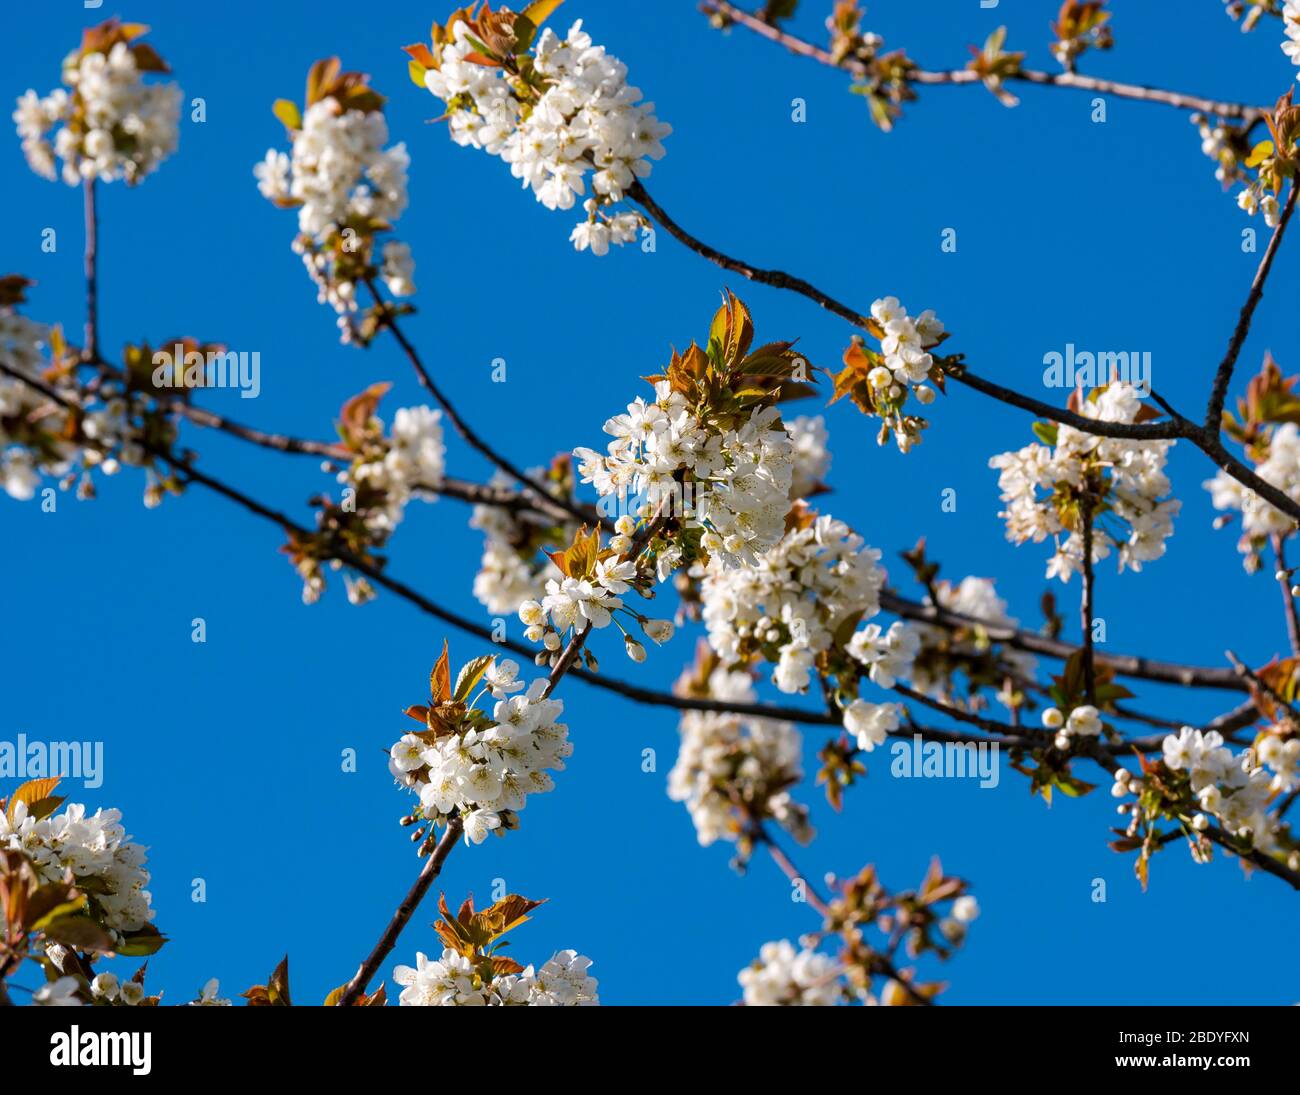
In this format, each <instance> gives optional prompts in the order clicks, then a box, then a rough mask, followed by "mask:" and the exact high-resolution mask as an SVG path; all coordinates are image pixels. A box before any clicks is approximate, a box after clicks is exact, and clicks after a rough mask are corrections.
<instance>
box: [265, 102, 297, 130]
mask: <svg viewBox="0 0 1300 1095" xmlns="http://www.w3.org/2000/svg"><path fill="white" fill-rule="evenodd" d="M271 113H272V114H274V115H275V116H276V117H277V118H279V119H280V121H281V122H283V123H284V128H285V129H288V130H290V131H297V130H299V129H301V128H302V112H301V111H300V110H299V109H298V104H297V103H295V102H294V101H293V100H292V99H276V101H275V102H274V104H272V106H271Z"/></svg>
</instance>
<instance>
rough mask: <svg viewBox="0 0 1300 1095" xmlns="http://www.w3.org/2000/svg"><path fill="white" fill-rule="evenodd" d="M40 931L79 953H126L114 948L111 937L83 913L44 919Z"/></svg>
mask: <svg viewBox="0 0 1300 1095" xmlns="http://www.w3.org/2000/svg"><path fill="white" fill-rule="evenodd" d="M41 931H43V932H44V933H45V937H46V938H47V939H52V940H54V942H56V943H63V944H64V945H65V946H69V947H75V948H76V949H77V950H80V951H117V953H118V954H126V953H127V952H126V951H124V950H122V949H121V948H120V947H118V946H116V945H115V944H114V942H113V937H112V936H111V935H109V934H108V932H107V931H105V930H104V928H102V927H101V926H100V925H99V924H97V923H96V922H95V921H94V920H92V919H91V918H90V917H89V916H86V915H84V914H83V913H65V914H63V915H61V916H55V915H51V916H50V917H47V918H46V922H45V923H44V927H42V928H41Z"/></svg>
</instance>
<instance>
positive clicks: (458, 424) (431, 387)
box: [365, 278, 588, 521]
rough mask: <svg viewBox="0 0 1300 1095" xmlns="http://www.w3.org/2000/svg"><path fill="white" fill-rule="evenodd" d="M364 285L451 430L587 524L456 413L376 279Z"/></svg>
mask: <svg viewBox="0 0 1300 1095" xmlns="http://www.w3.org/2000/svg"><path fill="white" fill-rule="evenodd" d="M365 282H366V287H367V288H368V289H369V290H370V292H371V295H372V296H373V297H374V298H375V303H376V304H377V305H378V306H379V307H380V308H381V309H382V311H383V316H382V324H383V326H385V327H387V328H388V330H389V331H391V332H392V334H393V338H394V339H396V340H397V344H398V345H399V346H400V347H401V348H402V352H403V353H405V354H406V357H407V360H409V361H410V363H411V365H412V367H413V368H414V369H415V374H416V376H418V377H419V379H420V383H421V384H422V385H424V387H425V389H426V390H427V391H428V392H429V394H430V395H431V396H433V398H434V399H435V400H437V402H438V405H439V406H440V407H441V408H442V410H443V413H444V414H446V416H447V421H449V422H450V423H451V424H452V428H453V429H455V431H456V432H457V433H458V434H460V436H461V438H462V439H463V440H464V441H465V443H466V444H467V445H469V447H470V448H472V449H474V451H475V452H477V453H479V454H480V455H482V456H484V457H486V458H487V459H488V460H490V461H491V462H492V463H493V464H495V465H496V466H497V467H498V468H500V469H501V470H502V471H504V472H505V473H506V474H507V475H509V476H510V477H511V478H512V479H514V480H515V481H516V482H518V483H519V484H520V485H521V486H524V487H527V488H528V489H529V490H530V491H533V492H534V493H536V494H537V495H538V497H539V498H541V499H543V500H544V501H546V502H547V503H548V504H550V505H553V506H558V507H559V508H560V509H562V510H564V511H565V512H566V513H568V514H569V515H570V516H572V517H574V518H576V519H577V520H579V521H585V520H587V519H588V518H587V516H586V514H585V513H584V512H583V510H582V509H581V508H579V507H578V506H576V505H575V504H574V503H572V502H570V501H569V500H568V499H566V498H557V497H555V496H554V495H553V494H551V492H550V491H549V490H547V489H546V486H545V484H543V483H538V482H536V481H535V480H533V479H532V478H530V477H529V476H528V474H527V473H526V472H524V471H523V470H522V469H520V468H519V467H517V466H516V465H515V464H514V463H512V462H511V461H510V460H508V459H507V458H506V457H504V456H502V455H501V454H500V453H499V452H497V451H496V450H495V449H494V448H492V446H491V445H489V444H488V443H487V442H486V441H484V440H483V439H482V438H481V437H480V436H479V435H478V434H477V433H476V432H475V431H474V430H473V429H472V428H471V427H470V425H469V423H468V422H466V421H465V420H464V419H463V418H462V417H461V416H460V412H459V411H457V410H456V408H455V406H453V404H452V402H451V400H449V399H448V398H447V396H446V395H445V394H444V393H443V391H442V389H441V388H440V387H438V384H437V382H436V381H435V380H434V379H433V377H432V376H431V375H430V374H429V370H428V369H426V368H425V366H424V362H423V360H421V358H420V353H419V351H418V350H417V349H416V348H415V346H414V344H413V343H412V342H411V341H410V340H409V339H408V338H407V337H406V334H405V333H404V332H403V331H402V328H401V327H400V325H399V324H398V322H397V316H396V315H394V314H393V310H392V306H391V305H390V304H389V303H388V302H387V301H385V300H384V298H383V297H382V296H381V295H380V292H379V287H378V286H377V285H376V284H375V279H374V278H366V279H365Z"/></svg>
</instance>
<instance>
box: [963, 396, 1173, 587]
mask: <svg viewBox="0 0 1300 1095" xmlns="http://www.w3.org/2000/svg"><path fill="white" fill-rule="evenodd" d="M1145 410H1146V409H1145V408H1144V407H1143V405H1142V404H1141V402H1140V400H1139V398H1138V393H1137V389H1136V388H1135V387H1134V386H1133V385H1131V384H1128V383H1123V382H1115V383H1112V384H1109V385H1107V386H1106V387H1105V388H1098V389H1096V390H1094V391H1093V393H1092V395H1091V396H1090V397H1088V398H1087V399H1084V400H1082V401H1080V413H1082V414H1083V415H1084V416H1085V417H1087V418H1091V419H1094V420H1096V421H1102V422H1124V423H1132V422H1135V421H1138V420H1139V419H1140V417H1141V416H1143V415H1144V412H1145ZM1035 432H1036V433H1037V434H1038V436H1039V437H1040V438H1041V439H1042V440H1043V442H1044V443H1042V444H1032V445H1027V446H1025V447H1024V448H1023V449H1020V450H1018V451H1016V452H1008V453H1002V454H1000V455H998V456H994V457H992V458H991V459H990V460H989V466H990V467H991V468H995V469H997V471H998V473H999V474H998V487H999V489H1000V490H1001V492H1002V494H1001V497H1002V501H1003V502H1004V503H1005V504H1006V509H1005V510H1003V511H1002V513H1001V514H1000V516H1001V517H1003V518H1004V519H1005V520H1006V523H1007V539H1008V540H1010V541H1012V542H1013V543H1024V542H1025V541H1026V540H1033V541H1034V543H1041V542H1042V541H1043V540H1045V539H1046V538H1047V537H1049V536H1051V537H1053V539H1054V542H1055V545H1056V550H1055V552H1054V553H1053V555H1052V558H1051V560H1050V561H1049V563H1048V565H1047V577H1049V578H1052V577H1059V578H1060V579H1061V581H1063V582H1067V581H1069V579H1070V576H1071V575H1072V574H1073V573H1074V572H1075V571H1076V570H1080V569H1082V566H1083V529H1084V521H1085V519H1092V520H1093V521H1094V522H1095V523H1094V528H1093V535H1092V561H1093V562H1096V561H1097V560H1099V559H1105V558H1107V557H1108V556H1109V555H1110V553H1111V551H1112V550H1118V557H1119V569H1120V570H1121V571H1122V570H1124V568H1125V567H1128V568H1130V569H1132V570H1141V569H1142V564H1143V563H1146V562H1150V561H1151V560H1153V559H1158V558H1160V556H1161V555H1163V554H1164V552H1165V541H1166V540H1167V539H1168V538H1169V537H1170V536H1172V535H1173V531H1174V525H1173V519H1174V516H1175V515H1176V514H1177V513H1178V510H1179V507H1180V505H1181V503H1179V502H1178V501H1177V500H1176V499H1172V498H1168V497H1167V495H1168V494H1169V492H1170V489H1171V488H1170V484H1169V478H1168V476H1166V474H1165V461H1166V459H1167V457H1168V453H1169V448H1170V447H1171V446H1172V445H1173V444H1174V442H1173V441H1132V440H1127V439H1120V438H1113V437H1098V436H1096V435H1094V434H1089V433H1084V432H1083V431H1082V430H1077V429H1075V428H1074V427H1072V426H1068V425H1065V424H1056V423H1052V424H1049V425H1043V424H1041V423H1040V424H1038V426H1037V427H1036V430H1035ZM1040 492H1041V494H1040ZM1085 512H1086V514H1088V515H1090V517H1085ZM1062 534H1064V536H1063V535H1062Z"/></svg>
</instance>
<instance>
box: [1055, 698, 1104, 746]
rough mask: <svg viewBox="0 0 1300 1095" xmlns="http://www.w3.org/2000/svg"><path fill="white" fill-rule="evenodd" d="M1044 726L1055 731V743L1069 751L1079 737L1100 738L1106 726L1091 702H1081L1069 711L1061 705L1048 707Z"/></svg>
mask: <svg viewBox="0 0 1300 1095" xmlns="http://www.w3.org/2000/svg"><path fill="white" fill-rule="evenodd" d="M1042 721H1043V728H1044V729H1046V730H1051V731H1053V732H1054V733H1055V735H1056V736H1055V738H1054V739H1053V744H1054V745H1055V746H1056V747H1057V748H1058V749H1060V750H1062V751H1063V752H1065V751H1068V750H1069V749H1070V747H1071V746H1072V745H1073V744H1074V742H1075V740H1076V739H1079V738H1099V737H1101V732H1102V730H1103V729H1104V728H1105V727H1104V725H1103V723H1102V721H1101V712H1100V711H1098V710H1097V708H1096V707H1094V706H1093V705H1092V704H1090V703H1081V704H1079V705H1077V706H1075V707H1072V708H1070V710H1069V712H1068V713H1067V712H1065V711H1062V710H1061V709H1060V708H1059V707H1046V708H1044V709H1043V714H1042Z"/></svg>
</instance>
